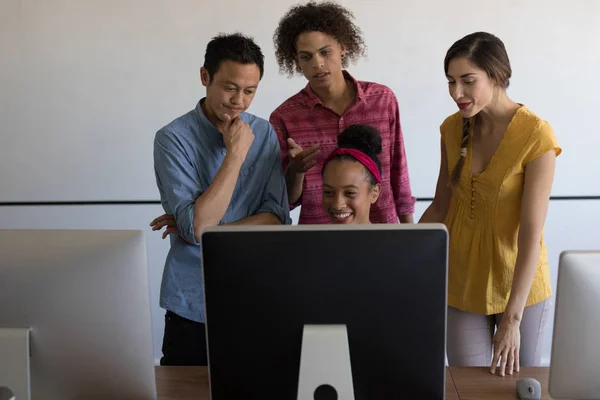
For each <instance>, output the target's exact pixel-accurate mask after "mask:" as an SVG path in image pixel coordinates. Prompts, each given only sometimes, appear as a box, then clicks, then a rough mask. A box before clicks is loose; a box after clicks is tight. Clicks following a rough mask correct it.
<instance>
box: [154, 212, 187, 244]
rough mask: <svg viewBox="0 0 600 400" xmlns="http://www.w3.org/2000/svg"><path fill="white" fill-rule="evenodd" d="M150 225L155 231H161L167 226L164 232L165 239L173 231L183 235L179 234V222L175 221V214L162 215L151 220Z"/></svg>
mask: <svg viewBox="0 0 600 400" xmlns="http://www.w3.org/2000/svg"><path fill="white" fill-rule="evenodd" d="M150 226H151V227H152V230H153V231H159V230H161V229H162V228H164V227H165V226H166V227H167V229H165V231H164V232H163V234H162V238H163V239H165V238H166V237H167V236H169V235H170V234H172V233H174V234H175V235H178V236H179V237H181V235H180V234H179V230H178V229H177V222H175V217H174V216H173V214H163V215H161V216H160V217H156V218H154V219H153V220H152V222H150Z"/></svg>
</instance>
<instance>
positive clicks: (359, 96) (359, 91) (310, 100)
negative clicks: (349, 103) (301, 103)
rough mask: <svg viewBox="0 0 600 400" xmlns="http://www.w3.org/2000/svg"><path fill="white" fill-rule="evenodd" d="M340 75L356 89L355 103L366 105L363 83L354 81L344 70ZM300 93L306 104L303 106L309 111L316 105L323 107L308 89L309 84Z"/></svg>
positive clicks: (319, 100) (310, 89)
mask: <svg viewBox="0 0 600 400" xmlns="http://www.w3.org/2000/svg"><path fill="white" fill-rule="evenodd" d="M342 74H343V75H344V79H348V80H350V81H352V83H353V84H354V86H355V87H356V100H357V101H362V102H363V103H365V104H367V99H366V96H365V90H364V87H363V86H364V85H363V83H362V82H360V81H358V80H356V79H355V78H354V77H353V76H352V75H350V73H349V72H348V71H346V70H342ZM302 92H303V93H304V95H305V96H306V103H305V104H306V106H307V107H308V108H310V109H311V110H312V109H313V108H314V107H315V106H316V105H317V104H321V105H323V103H322V102H321V99H319V97H318V96H317V95H316V93H315V92H314V91H313V90H312V88H311V87H310V82H309V83H307V84H306V86H305V87H304V89H302Z"/></svg>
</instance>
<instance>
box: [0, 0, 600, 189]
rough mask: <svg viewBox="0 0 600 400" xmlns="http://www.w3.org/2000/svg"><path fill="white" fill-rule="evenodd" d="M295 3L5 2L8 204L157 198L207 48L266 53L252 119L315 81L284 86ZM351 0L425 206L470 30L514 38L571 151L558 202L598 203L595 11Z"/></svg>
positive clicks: (525, 95)
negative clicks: (285, 38)
mask: <svg viewBox="0 0 600 400" xmlns="http://www.w3.org/2000/svg"><path fill="white" fill-rule="evenodd" d="M296 1H297V0H279V1H268V0H255V1H242V0H222V1H220V2H219V3H218V4H219V5H218V6H217V5H216V4H217V3H215V2H212V1H208V0H177V1H175V2H174V1H168V0H102V1H100V0H89V1H84V2H82V1H77V0H52V1H47V0H29V1H23V0H2V1H1V2H0V71H1V72H2V73H0V92H1V93H2V95H1V96H0V131H1V133H2V137H3V139H4V140H3V143H2V146H0V182H1V183H2V187H3V189H4V190H0V201H25V200H98V199H106V200H126V199H127V200H131V199H133V200H138V199H145V200H148V199H156V198H157V197H158V194H157V190H156V187H155V183H154V176H153V174H152V139H153V136H154V133H155V132H156V130H157V129H158V128H160V127H161V126H162V125H164V124H166V123H167V122H169V121H171V120H172V119H173V118H175V117H177V116H179V115H181V114H182V113H184V112H186V111H187V110H189V109H191V108H192V107H194V105H195V102H196V101H197V100H198V98H199V97H200V96H201V95H202V93H203V90H202V88H201V85H200V80H199V73H198V70H199V67H200V65H201V63H202V62H203V55H204V50H205V46H206V43H207V41H208V40H209V39H210V37H211V36H213V35H215V34H216V33H218V32H222V31H225V32H232V31H235V30H242V31H244V32H245V33H247V34H249V35H252V36H254V37H255V38H256V40H257V41H258V43H259V44H260V45H261V46H262V48H263V50H264V52H265V54H266V75H265V78H264V80H263V82H262V84H261V86H260V88H259V91H258V93H257V97H256V100H255V102H254V105H253V106H252V109H251V110H252V111H254V112H255V113H256V114H258V115H260V116H263V117H268V115H269V114H270V112H271V111H272V110H273V108H275V107H276V106H277V105H278V104H279V103H280V102H281V101H282V100H283V99H285V98H286V97H287V96H289V95H291V94H293V93H294V92H295V91H297V90H298V89H299V88H300V87H302V86H304V85H305V81H304V78H300V77H296V78H294V79H288V78H286V77H285V76H281V75H279V74H278V69H277V65H276V63H275V59H274V54H273V52H274V50H273V44H272V39H271V38H272V34H273V31H274V29H275V27H276V24H277V22H278V20H279V18H280V17H281V16H282V15H283V13H284V12H285V11H286V10H287V9H288V7H289V6H290V5H291V4H293V3H296ZM341 3H343V4H345V5H347V6H348V7H349V8H350V9H351V10H353V11H354V12H355V15H356V19H357V22H358V24H359V25H360V26H361V27H362V29H363V31H364V35H365V39H366V42H367V44H368V54H369V57H368V59H367V60H363V61H361V62H359V64H358V65H356V66H353V67H351V68H350V71H351V72H352V73H354V74H355V75H356V76H358V77H359V78H361V79H365V80H376V81H379V82H381V83H384V84H387V85H388V86H390V87H391V88H392V89H393V90H394V91H395V93H396V94H397V97H398V101H399V103H400V110H401V118H402V122H403V127H404V131H405V135H406V146H407V153H408V158H409V162H410V164H409V165H410V174H411V178H412V182H413V186H414V191H415V194H416V195H417V196H420V197H428V196H431V195H432V194H433V188H434V186H435V179H436V174H437V171H438V167H437V162H438V156H439V149H438V147H439V134H438V126H439V124H440V123H441V121H442V120H443V118H444V117H445V116H446V115H448V114H450V113H452V112H454V111H455V109H456V107H455V105H454V104H453V103H452V101H451V99H450V97H449V96H448V94H447V85H446V81H445V78H444V73H443V68H442V61H443V58H444V54H445V52H446V50H447V49H448V47H449V46H450V45H451V44H452V43H453V42H454V41H455V40H457V39H459V38H460V37H462V36H463V35H465V34H467V33H470V32H473V31H475V30H487V31H491V32H493V33H496V34H497V35H498V36H499V37H500V38H502V39H503V40H504V41H505V43H506V46H507V49H508V51H509V55H510V57H511V60H512V65H513V70H514V76H513V79H512V86H511V88H510V94H511V95H512V96H513V97H514V99H515V100H517V101H520V102H523V103H525V104H527V105H528V106H529V107H530V108H531V109H533V110H534V111H535V112H537V113H538V114H539V115H541V116H543V117H544V118H546V119H548V120H549V121H550V122H551V124H552V125H553V126H554V128H555V130H556V135H557V137H558V139H559V141H560V143H561V144H562V145H563V147H564V148H565V153H564V155H563V156H562V157H561V162H560V165H559V167H560V168H558V170H557V177H556V184H555V188H554V192H553V193H554V194H555V195H584V194H585V195H599V194H600V181H599V180H598V179H595V176H594V175H593V173H594V171H599V170H600V157H596V149H598V148H599V147H600V135H597V134H595V133H594V128H595V127H596V125H597V121H596V115H597V108H598V101H597V98H596V97H597V93H598V92H600V81H599V80H598V79H596V74H597V71H600V48H599V47H598V46H594V45H593V44H592V43H593V40H594V39H595V38H597V37H600V24H598V23H597V21H598V20H600V2H598V1H583V0H579V1H575V2H571V3H565V2H564V1H561V0H526V1H504V2H502V3H501V4H499V3H496V2H491V1H486V2H473V1H465V0H457V1H453V2H447V1H442V0H435V1H432V0H430V1H427V0H418V1H417V0H405V1H396V0H363V1H359V0H354V1H350V0H345V1H342V2H341ZM33 160H35V162H33ZM12 171H18V173H12Z"/></svg>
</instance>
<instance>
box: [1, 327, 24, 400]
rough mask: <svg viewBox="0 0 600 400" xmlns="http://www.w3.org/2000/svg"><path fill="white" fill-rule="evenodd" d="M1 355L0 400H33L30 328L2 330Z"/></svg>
mask: <svg viewBox="0 0 600 400" xmlns="http://www.w3.org/2000/svg"><path fill="white" fill-rule="evenodd" d="M0 354H2V357H0V400H5V399H2V398H1V396H8V395H9V394H10V395H11V397H14V398H15V399H18V400H31V392H30V384H29V382H30V371H29V328H0ZM11 397H8V400H10V399H11Z"/></svg>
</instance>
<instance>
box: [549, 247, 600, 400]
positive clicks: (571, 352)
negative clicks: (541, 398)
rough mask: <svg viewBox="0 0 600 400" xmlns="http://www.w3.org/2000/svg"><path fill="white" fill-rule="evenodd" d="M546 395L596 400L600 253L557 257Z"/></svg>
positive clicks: (599, 380) (599, 365)
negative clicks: (558, 258)
mask: <svg viewBox="0 0 600 400" xmlns="http://www.w3.org/2000/svg"><path fill="white" fill-rule="evenodd" d="M549 391H550V395H551V396H552V397H553V398H554V399H590V400H591V399H600V251H566V252H563V253H562V254H561V256H560V261H559V266H558V284H557V290H556V309H555V317H554V336H553V338H552V358H551V362H550V380H549Z"/></svg>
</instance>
